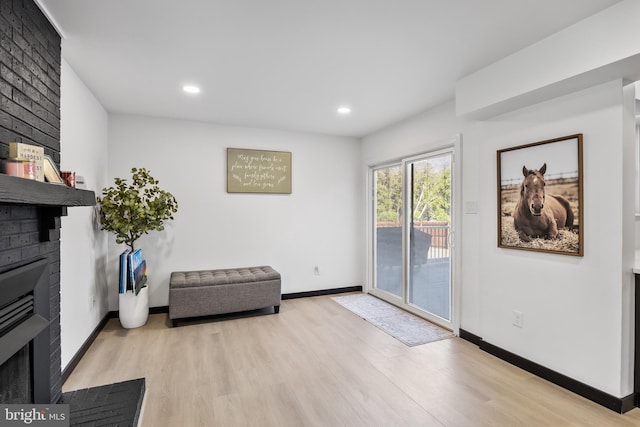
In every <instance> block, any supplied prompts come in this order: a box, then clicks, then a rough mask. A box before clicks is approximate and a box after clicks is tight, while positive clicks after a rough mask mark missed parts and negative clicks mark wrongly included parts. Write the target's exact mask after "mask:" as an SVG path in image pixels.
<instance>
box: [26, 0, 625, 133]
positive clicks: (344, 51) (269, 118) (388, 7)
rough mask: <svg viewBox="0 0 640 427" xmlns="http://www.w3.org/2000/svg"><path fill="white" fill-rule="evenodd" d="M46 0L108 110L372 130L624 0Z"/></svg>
mask: <svg viewBox="0 0 640 427" xmlns="http://www.w3.org/2000/svg"><path fill="white" fill-rule="evenodd" d="M38 2H39V4H40V6H41V7H42V9H43V10H44V11H45V12H46V13H47V14H48V15H49V16H50V18H51V19H52V21H53V22H54V25H56V26H57V28H58V30H59V31H60V32H61V34H62V36H63V38H64V40H63V57H64V58H65V59H66V60H67V62H68V63H69V64H70V65H71V66H72V67H73V69H74V70H75V71H76V73H77V74H78V75H79V76H80V78H81V79H82V80H83V81H84V82H85V84H86V85H87V86H88V87H89V88H90V89H91V91H92V92H93V93H94V94H95V95H96V97H97V98H98V99H99V100H100V102H101V103H102V104H103V105H104V107H105V108H106V109H107V110H108V111H109V112H115V113H131V114H141V115H149V116H157V117H167V118H178V119H189V120H198V121H206V122H212V123H219V124H229V125H240V126H252V127H263V128H275V129H285V130H295V131H303V132H313V133H322V134H330V135H344V136H355V137H360V136H364V135H367V134H370V133H372V132H374V131H376V130H379V129H381V128H383V127H385V126H387V125H389V124H392V123H394V122H397V121H399V120H402V119H404V118H407V117H409V116H411V115H414V114H416V113H419V112H421V111H424V110H426V109H428V108H430V107H433V106H435V105H438V104H440V103H442V102H444V101H447V100H449V99H452V98H453V96H454V85H455V82H456V80H458V79H459V78H461V77H463V76H465V75H468V74H470V73H473V72H474V71H476V70H478V69H480V68H482V67H484V66H486V65H489V64H490V63H492V62H494V61H496V60H498V59H500V58H503V57H505V56H507V55H509V54H511V53H513V52H515V51H518V50H520V49H522V48H524V47H526V46H528V45H530V44H532V43H534V42H536V41H538V40H541V39H542V38H545V37H547V36H549V35H551V34H553V33H555V32H557V31H559V30H561V29H562V28H564V27H566V26H568V25H571V24H573V23H575V22H577V21H579V20H582V19H584V18H586V17H588V16H590V15H592V14H594V13H596V12H598V11H600V10H602V9H604V8H606V7H609V6H610V5H612V4H614V3H617V0H270V1H265V0H180V1H168V0H165V1H159V0H109V1H105V0H38ZM186 83H193V84H196V85H198V86H200V87H201V88H202V92H201V93H200V94H199V95H197V96H193V95H192V96H188V95H186V94H184V93H183V92H182V89H181V88H182V86H183V85H184V84H186ZM342 104H348V105H350V106H352V108H353V113H352V114H351V115H349V116H347V117H342V116H339V115H337V114H336V111H335V110H336V108H337V107H338V106H339V105H342Z"/></svg>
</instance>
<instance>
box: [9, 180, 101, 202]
mask: <svg viewBox="0 0 640 427" xmlns="http://www.w3.org/2000/svg"><path fill="white" fill-rule="evenodd" d="M0 203H3V204H4V203H10V204H19V205H35V206H49V207H54V206H60V207H72V206H94V205H95V204H96V196H95V193H94V192H93V191H89V190H80V189H76V188H70V187H67V186H66V185H64V184H52V183H48V182H39V181H34V180H31V179H25V178H18V177H15V176H9V175H0Z"/></svg>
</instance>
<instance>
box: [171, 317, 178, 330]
mask: <svg viewBox="0 0 640 427" xmlns="http://www.w3.org/2000/svg"><path fill="white" fill-rule="evenodd" d="M176 326H178V320H177V319H171V327H172V328H175V327H176Z"/></svg>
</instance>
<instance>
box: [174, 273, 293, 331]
mask: <svg viewBox="0 0 640 427" xmlns="http://www.w3.org/2000/svg"><path fill="white" fill-rule="evenodd" d="M280 286H281V285H280V273H278V272H277V271H275V270H274V269H273V268H271V267H268V266H262V267H246V268H232V269H222V270H203V271H174V272H173V273H171V279H170V281H169V319H171V323H172V326H176V324H177V319H184V318H188V317H198V316H211V315H214V314H226V313H235V312H239V311H247V310H256V309H259V308H265V307H270V306H273V309H274V311H275V312H276V313H278V312H279V311H280V295H281V294H280Z"/></svg>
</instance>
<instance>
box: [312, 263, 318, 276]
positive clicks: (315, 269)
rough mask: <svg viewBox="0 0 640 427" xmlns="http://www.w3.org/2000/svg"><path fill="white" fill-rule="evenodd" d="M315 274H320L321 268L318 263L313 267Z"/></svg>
mask: <svg viewBox="0 0 640 427" xmlns="http://www.w3.org/2000/svg"><path fill="white" fill-rule="evenodd" d="M313 274H314V276H319V275H320V269H319V268H318V266H317V265H316V266H315V267H313Z"/></svg>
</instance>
